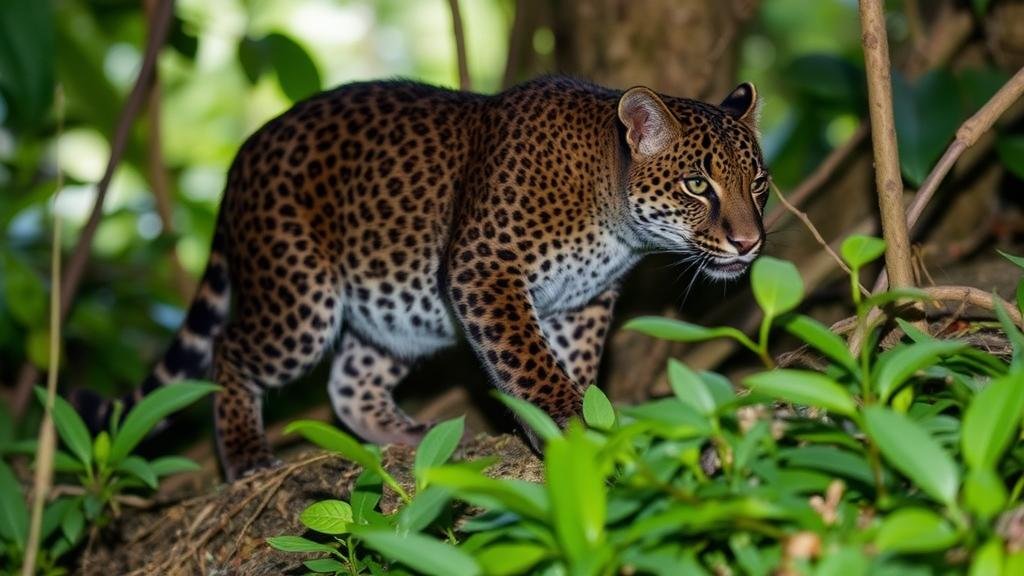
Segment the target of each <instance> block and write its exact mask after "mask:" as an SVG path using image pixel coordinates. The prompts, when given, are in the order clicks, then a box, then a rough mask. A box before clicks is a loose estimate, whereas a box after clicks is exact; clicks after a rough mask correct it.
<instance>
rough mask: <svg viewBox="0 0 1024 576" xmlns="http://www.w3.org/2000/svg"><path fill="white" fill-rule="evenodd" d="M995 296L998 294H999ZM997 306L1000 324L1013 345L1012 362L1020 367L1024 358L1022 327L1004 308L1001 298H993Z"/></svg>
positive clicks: (997, 316)
mask: <svg viewBox="0 0 1024 576" xmlns="http://www.w3.org/2000/svg"><path fill="white" fill-rule="evenodd" d="M993 296H998V295H997V294H995V295H993ZM992 301H993V302H994V303H995V305H996V306H995V307H996V318H999V324H1000V326H1002V328H1003V333H1005V334H1006V338H1007V339H1008V340H1009V341H1010V344H1012V345H1013V359H1012V361H1011V364H1012V365H1013V366H1014V367H1017V368H1018V369H1019V367H1020V365H1021V363H1022V359H1024V334H1021V331H1020V329H1019V328H1018V327H1017V325H1016V324H1015V323H1014V322H1013V319H1012V318H1010V315H1009V314H1008V313H1007V312H1006V309H1005V308H1003V304H1002V302H1000V299H999V298H993V300H992Z"/></svg>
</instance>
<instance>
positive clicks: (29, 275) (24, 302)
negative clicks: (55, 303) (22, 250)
mask: <svg viewBox="0 0 1024 576" xmlns="http://www.w3.org/2000/svg"><path fill="white" fill-rule="evenodd" d="M3 264H4V267H3V277H2V278H0V280H3V288H4V297H5V298H6V301H7V302H17V303H18V305H17V306H9V307H8V308H7V311H8V312H10V314H11V316H13V317H14V319H15V320H16V321H17V322H18V323H19V324H21V325H22V326H24V327H25V328H42V327H45V326H46V325H47V324H46V317H47V314H46V311H47V299H46V298H47V294H48V293H49V291H48V290H47V289H46V286H45V285H44V284H43V281H42V279H41V278H40V277H39V275H38V274H36V272H35V271H34V270H33V269H32V268H31V267H29V266H28V265H27V264H25V263H24V262H22V261H21V259H19V258H16V257H14V256H12V255H9V254H6V255H5V257H4V260H3Z"/></svg>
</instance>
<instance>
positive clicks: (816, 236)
mask: <svg viewBox="0 0 1024 576" xmlns="http://www.w3.org/2000/svg"><path fill="white" fill-rule="evenodd" d="M772 190H773V191H774V192H775V196H776V197H777V198H778V199H779V202H781V203H782V205H783V206H784V207H785V208H786V209H787V210H789V211H790V212H792V213H793V215H794V216H796V217H797V218H799V219H800V221H801V222H803V223H804V226H806V227H807V230H808V231H810V233H811V235H812V236H814V239H815V240H816V241H817V242H818V244H819V245H820V246H821V247H822V248H824V249H825V252H827V253H828V255H829V256H831V257H832V260H833V261H835V263H836V264H838V265H839V267H840V268H842V269H843V271H844V272H846V273H847V274H853V270H850V267H849V266H847V265H846V262H843V259H842V258H840V257H839V254H836V251H835V250H833V249H832V247H831V246H829V245H828V242H826V241H825V239H824V238H823V237H822V236H821V233H820V232H818V228H817V227H816V226H815V225H814V222H811V218H810V217H809V216H807V213H806V212H803V211H802V210H800V209H798V208H797V207H796V206H793V205H792V204H790V202H789V200H787V199H786V197H785V196H783V194H782V191H781V190H779V187H778V186H776V185H775V183H774V182H772ZM857 285H858V286H860V291H861V293H862V294H864V295H865V296H870V295H871V293H870V292H868V289H867V288H865V287H863V286H861V285H860V282H858V283H857Z"/></svg>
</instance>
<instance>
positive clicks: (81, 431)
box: [35, 386, 92, 466]
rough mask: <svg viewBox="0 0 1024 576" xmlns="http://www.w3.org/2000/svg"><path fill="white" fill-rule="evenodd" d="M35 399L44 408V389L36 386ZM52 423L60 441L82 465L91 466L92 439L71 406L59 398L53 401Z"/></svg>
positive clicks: (56, 397)
mask: <svg viewBox="0 0 1024 576" xmlns="http://www.w3.org/2000/svg"><path fill="white" fill-rule="evenodd" d="M35 391H36V398H38V399H39V403H40V404H42V405H43V406H46V389H45V388H41V387H39V386H36V389H35ZM53 423H54V425H55V426H56V427H57V433H58V434H60V439H61V440H63V441H64V444H65V445H66V446H67V447H68V449H69V450H71V453H72V454H74V455H75V456H76V457H77V458H78V459H79V460H80V461H81V462H82V464H85V465H86V466H89V465H91V464H92V437H91V436H89V429H88V428H87V427H86V426H85V422H83V421H82V417H81V416H79V415H78V412H75V409H74V408H72V407H71V404H69V403H68V401H67V400H65V399H63V398H61V397H60V396H55V397H54V399H53Z"/></svg>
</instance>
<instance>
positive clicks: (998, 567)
mask: <svg viewBox="0 0 1024 576" xmlns="http://www.w3.org/2000/svg"><path fill="white" fill-rule="evenodd" d="M1004 557H1005V554H1004V553H1003V542H1002V540H1000V539H999V538H991V539H989V541H988V542H985V543H984V544H983V545H982V546H981V548H978V549H977V550H976V551H975V552H974V559H973V560H971V568H970V570H969V571H968V572H967V574H968V576H1001V575H1002V574H1004V572H1003V559H1004Z"/></svg>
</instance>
